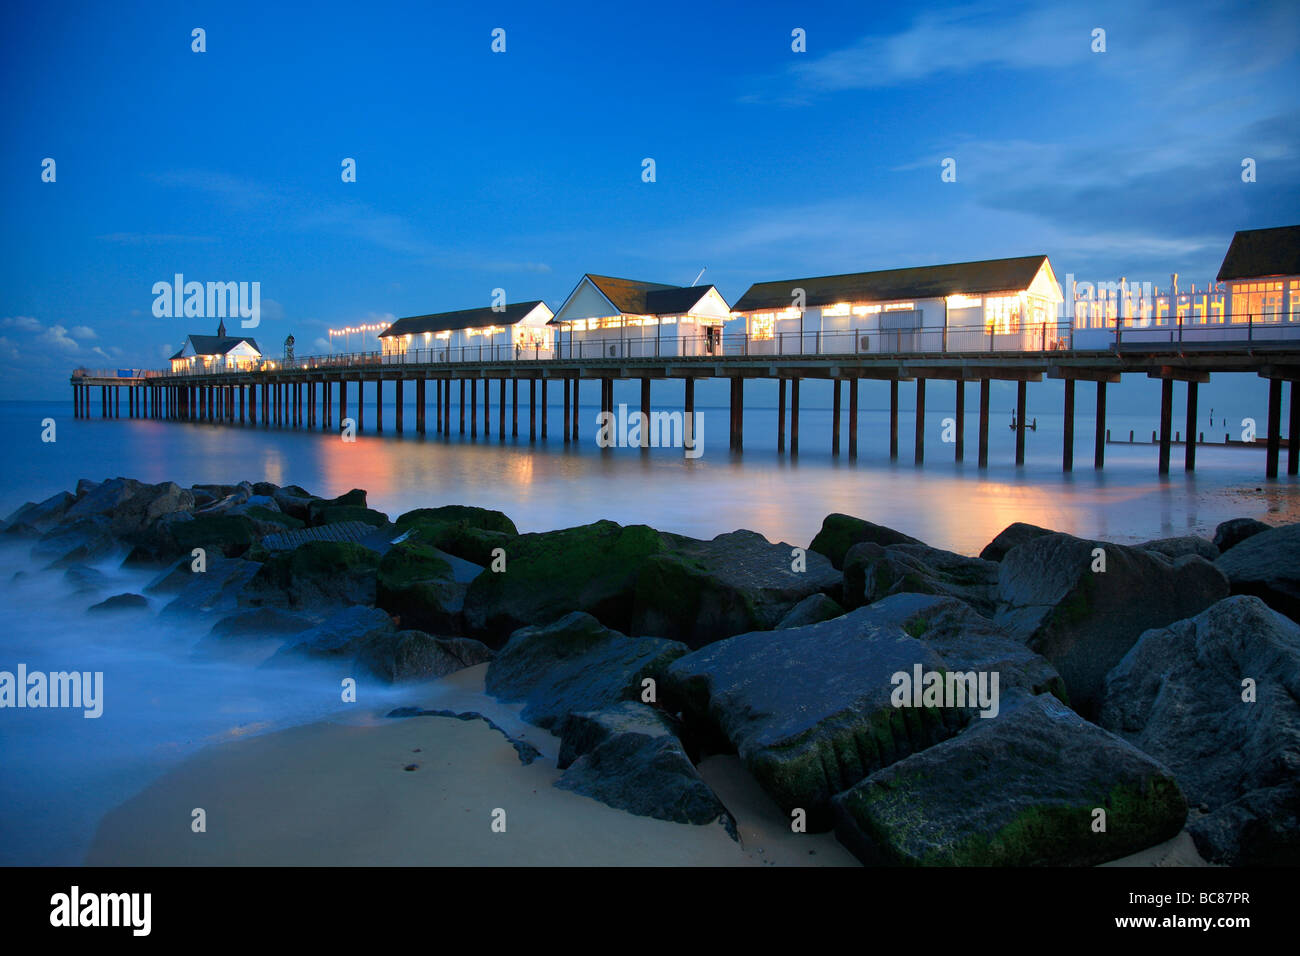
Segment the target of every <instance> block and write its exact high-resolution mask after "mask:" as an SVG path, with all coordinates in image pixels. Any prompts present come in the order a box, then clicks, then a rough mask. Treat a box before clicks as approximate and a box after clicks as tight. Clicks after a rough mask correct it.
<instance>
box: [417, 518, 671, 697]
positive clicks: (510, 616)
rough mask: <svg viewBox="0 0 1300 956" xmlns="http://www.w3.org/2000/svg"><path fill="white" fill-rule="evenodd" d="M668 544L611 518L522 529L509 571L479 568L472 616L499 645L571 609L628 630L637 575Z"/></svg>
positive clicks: (510, 547) (509, 551) (512, 546)
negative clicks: (532, 531) (539, 529)
mask: <svg viewBox="0 0 1300 956" xmlns="http://www.w3.org/2000/svg"><path fill="white" fill-rule="evenodd" d="M438 546H439V547H442V548H443V549H444V550H446V547H445V545H444V544H443V543H442V542H439V544H438ZM665 547H666V545H665V540H664V538H663V536H661V535H660V534H659V532H657V531H655V530H654V529H653V528H650V527H647V526H646V525H629V526H627V527H623V526H622V525H618V524H615V523H614V522H612V521H597V522H596V523H595V524H589V525H581V526H579V527H576V528H566V529H564V530H562V531H548V532H544V533H541V534H521V535H519V536H518V537H516V538H511V539H510V540H509V541H508V543H507V544H506V570H505V571H502V572H489V573H484V574H480V575H479V576H478V577H477V578H475V579H474V582H473V583H472V584H471V585H470V586H469V591H468V592H467V593H466V595H465V622H466V624H467V626H468V627H469V628H471V629H472V630H473V631H474V632H476V633H477V634H479V635H483V636H484V640H486V641H487V643H488V644H489V645H494V646H495V645H498V644H499V643H500V642H501V641H503V640H504V638H505V637H507V636H508V635H509V634H510V633H512V632H513V631H515V630H517V629H518V628H521V627H525V626H528V625H542V624H549V623H551V622H552V621H555V620H557V619H559V618H561V617H563V616H564V615H566V614H568V613H570V612H572V611H585V612H587V613H588V614H591V615H593V616H595V617H597V618H599V619H600V620H601V621H602V622H603V623H605V624H606V625H607V626H609V627H613V628H616V629H618V630H621V631H624V632H627V631H628V630H630V625H631V616H632V615H631V609H632V602H633V594H634V592H635V588H636V579H637V575H638V574H639V573H640V571H641V568H642V566H643V565H644V563H645V560H646V558H648V557H649V556H650V555H652V554H658V553H659V552H660V551H662V550H664V548H665ZM452 553H455V552H452ZM459 556H460V557H464V555H459ZM584 709H587V710H590V709H591V708H589V707H588V708H584Z"/></svg>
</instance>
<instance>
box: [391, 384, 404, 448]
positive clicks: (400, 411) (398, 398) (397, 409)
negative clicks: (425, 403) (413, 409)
mask: <svg viewBox="0 0 1300 956" xmlns="http://www.w3.org/2000/svg"><path fill="white" fill-rule="evenodd" d="M405 384H406V383H405V382H403V381H402V380H401V379H400V378H399V379H398V380H397V381H396V382H394V383H393V389H394V394H393V425H394V427H396V429H397V434H399V435H400V434H402V418H403V416H404V414H405V403H404V402H403V396H402V392H403V389H404V386H405Z"/></svg>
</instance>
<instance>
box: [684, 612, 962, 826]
mask: <svg viewBox="0 0 1300 956" xmlns="http://www.w3.org/2000/svg"><path fill="white" fill-rule="evenodd" d="M933 600H934V599H933V598H925V597H921V596H917V595H910V594H909V595H899V596H898V597H893V598H887V599H886V600H884V601H882V602H880V603H879V604H877V605H874V606H870V607H865V608H860V609H858V610H856V611H851V612H849V613H848V614H845V615H843V616H841V617H837V618H833V619H831V620H829V621H823V622H822V623H820V624H811V625H808V626H806V627H800V628H796V629H792V630H784V631H754V632H752V633H749V634H741V635H739V636H737V637H732V638H728V639H727V640H723V641H718V642H717V643H714V644H710V645H708V646H707V647H705V648H703V649H701V650H698V651H695V652H694V653H692V654H688V655H686V656H685V657H683V658H681V659H680V660H678V661H676V662H674V663H673V664H672V665H671V666H670V667H669V668H668V673H667V677H666V679H665V681H664V682H663V689H662V699H663V700H664V702H665V705H666V706H668V707H670V708H674V709H680V711H681V713H682V717H683V719H684V720H685V721H686V723H687V726H688V727H691V728H692V729H693V730H695V731H696V732H698V733H700V735H701V736H702V737H705V738H706V739H709V738H711V739H713V740H719V739H721V740H725V741H727V742H729V743H730V745H731V746H732V747H733V748H734V749H735V750H736V752H737V753H738V754H739V756H740V759H741V762H742V763H744V765H745V767H746V768H747V769H748V770H749V772H750V773H751V774H752V775H753V776H754V779H755V780H756V781H757V782H758V784H759V785H760V786H761V787H762V788H763V789H764V790H765V791H766V792H767V794H768V795H769V796H770V797H771V798H772V799H773V800H774V801H776V803H777V805H778V806H780V807H781V808H782V810H783V811H785V812H786V813H787V814H788V813H790V812H791V811H793V810H795V809H803V810H805V811H806V812H807V814H808V825H809V828H810V829H814V830H816V829H823V830H824V829H827V828H828V827H829V826H830V822H831V818H830V799H831V797H832V796H833V795H834V794H836V793H839V792H840V791H842V790H846V789H847V788H849V787H851V786H853V784H855V783H857V782H858V781H859V780H861V779H863V778H864V777H866V776H867V775H868V774H869V773H872V772H873V771H875V770H877V769H879V768H880V767H883V766H887V765H888V764H890V763H893V762H894V761H896V760H899V759H901V758H903V757H905V756H907V755H909V754H911V753H913V752H915V751H917V750H922V749H924V748H925V747H928V746H931V745H932V744H934V743H937V742H938V741H940V740H942V739H944V738H945V737H947V736H950V735H951V734H953V733H955V732H956V731H957V730H958V729H959V728H960V727H961V726H962V725H964V724H965V723H966V721H968V720H969V719H970V716H971V713H972V711H971V709H970V708H969V707H968V708H936V707H919V708H912V707H895V706H894V705H893V703H892V702H891V695H892V693H893V691H894V687H895V684H894V682H893V680H892V678H893V675H895V674H898V673H900V672H901V673H904V674H907V675H911V674H913V673H914V667H916V666H917V665H920V666H921V667H922V669H923V670H925V671H938V670H941V669H944V667H945V662H944V660H943V658H941V657H940V656H939V654H938V653H936V652H935V651H934V650H932V649H931V648H930V647H929V646H928V645H926V644H925V643H923V642H922V641H920V640H917V639H916V638H915V637H912V636H910V635H909V634H908V632H907V631H906V630H905V627H904V625H905V624H907V623H908V622H910V621H911V620H912V618H914V617H915V616H916V613H917V610H918V607H920V606H922V605H923V603H924V602H927V601H933Z"/></svg>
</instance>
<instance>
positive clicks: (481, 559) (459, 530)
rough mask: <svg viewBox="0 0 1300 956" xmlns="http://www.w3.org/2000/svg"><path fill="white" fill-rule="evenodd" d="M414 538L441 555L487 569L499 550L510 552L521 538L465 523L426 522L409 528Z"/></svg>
mask: <svg viewBox="0 0 1300 956" xmlns="http://www.w3.org/2000/svg"><path fill="white" fill-rule="evenodd" d="M407 528H408V530H410V531H411V532H412V533H413V536H414V537H416V538H418V539H419V540H420V541H423V542H425V543H427V544H430V545H432V546H433V547H435V548H437V549H438V550H439V551H445V552H446V553H447V554H450V555H452V556H453V557H457V558H462V559H464V560H466V561H469V562H470V563H472V564H478V565H481V566H483V567H487V566H488V565H490V564H491V563H492V559H493V556H494V553H495V552H496V550H497V549H498V548H501V549H502V550H505V549H507V548H509V546H510V542H512V541H513V540H514V539H515V538H516V537H517V536H516V535H513V534H506V533H505V532H503V531H488V530H486V529H484V528H476V527H473V526H472V525H468V524H465V523H464V522H454V523H445V522H426V523H421V524H413V525H408V526H407Z"/></svg>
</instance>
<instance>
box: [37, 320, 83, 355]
mask: <svg viewBox="0 0 1300 956" xmlns="http://www.w3.org/2000/svg"><path fill="white" fill-rule="evenodd" d="M37 340H38V341H40V342H45V343H47V344H49V345H53V346H56V347H57V348H61V349H68V350H69V351H73V352H75V351H76V350H77V349H78V348H79V347H80V346H78V345H77V343H76V340H75V339H72V338H70V337H69V336H68V330H67V329H65V328H64V327H63V326H61V325H51V326H50V327H49V328H48V329H46V330H45V331H44V332H42V333H41V334H40V335H39V336H37Z"/></svg>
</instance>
